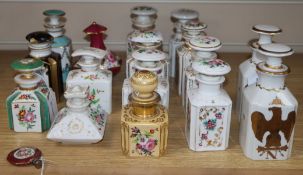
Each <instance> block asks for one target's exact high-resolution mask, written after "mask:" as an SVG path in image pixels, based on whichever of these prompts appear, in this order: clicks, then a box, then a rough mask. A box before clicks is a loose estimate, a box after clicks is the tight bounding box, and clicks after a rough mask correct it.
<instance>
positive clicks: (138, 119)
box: [121, 70, 168, 157]
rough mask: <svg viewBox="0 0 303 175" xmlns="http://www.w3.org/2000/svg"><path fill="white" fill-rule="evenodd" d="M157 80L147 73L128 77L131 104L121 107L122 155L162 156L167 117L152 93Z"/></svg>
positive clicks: (158, 97)
mask: <svg viewBox="0 0 303 175" xmlns="http://www.w3.org/2000/svg"><path fill="white" fill-rule="evenodd" d="M157 83H158V77H157V75H156V74H154V73H152V72H150V71H146V70H144V71H138V72H136V73H135V74H134V75H133V76H132V78H131V86H132V89H133V92H132V94H130V95H129V100H130V104H128V105H126V106H123V107H122V114H121V135H122V152H123V154H125V155H127V156H130V157H159V156H161V155H163V154H164V153H165V150H166V145H167V136H168V114H167V110H166V109H165V107H164V106H162V105H160V104H158V102H159V101H160V100H161V98H160V95H159V94H158V93H157V92H154V90H155V88H156V87H157Z"/></svg>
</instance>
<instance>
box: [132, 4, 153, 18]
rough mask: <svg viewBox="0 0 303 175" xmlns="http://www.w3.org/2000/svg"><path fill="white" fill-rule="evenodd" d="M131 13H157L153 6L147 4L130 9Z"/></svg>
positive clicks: (146, 14) (148, 14)
mask: <svg viewBox="0 0 303 175" xmlns="http://www.w3.org/2000/svg"><path fill="white" fill-rule="evenodd" d="M131 13H132V14H134V15H145V16H150V15H155V14H156V13H157V10H156V9H155V8H153V7H148V6H137V7H134V8H132V9H131Z"/></svg>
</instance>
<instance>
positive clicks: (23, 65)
mask: <svg viewBox="0 0 303 175" xmlns="http://www.w3.org/2000/svg"><path fill="white" fill-rule="evenodd" d="M42 66H43V62H42V61H41V60H39V59H33V58H21V59H16V60H15V61H14V62H13V63H12V64H11V67H12V68H13V69H14V70H18V71H27V70H33V69H37V68H39V67H42Z"/></svg>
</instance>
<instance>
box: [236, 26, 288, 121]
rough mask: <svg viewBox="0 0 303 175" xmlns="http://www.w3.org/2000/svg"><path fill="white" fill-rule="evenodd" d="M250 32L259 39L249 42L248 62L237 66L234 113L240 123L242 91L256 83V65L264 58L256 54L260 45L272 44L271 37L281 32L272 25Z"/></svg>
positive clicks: (258, 27)
mask: <svg viewBox="0 0 303 175" xmlns="http://www.w3.org/2000/svg"><path fill="white" fill-rule="evenodd" d="M252 31H253V32H255V33H257V34H259V39H257V40H256V39H255V40H251V41H250V42H249V45H250V48H251V49H252V55H251V57H250V58H249V59H248V60H245V61H244V62H243V63H241V64H240V66H239V75H238V82H237V104H236V111H237V114H238V119H239V121H240V118H241V113H242V112H241V111H242V106H241V104H242V102H243V91H244V89H245V87H247V86H249V85H251V84H254V83H255V82H256V81H257V78H258V75H257V72H256V65H257V64H258V63H260V62H263V61H264V59H265V58H264V56H263V55H262V54H260V53H259V52H258V49H259V47H260V45H262V44H269V43H272V37H273V36H275V35H278V34H280V33H281V32H282V30H281V29H280V28H279V27H276V26H272V25H264V24H258V25H255V26H253V27H252Z"/></svg>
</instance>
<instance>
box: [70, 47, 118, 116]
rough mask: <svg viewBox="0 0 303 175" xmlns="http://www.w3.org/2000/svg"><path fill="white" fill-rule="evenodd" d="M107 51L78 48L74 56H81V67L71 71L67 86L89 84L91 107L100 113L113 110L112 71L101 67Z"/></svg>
mask: <svg viewBox="0 0 303 175" xmlns="http://www.w3.org/2000/svg"><path fill="white" fill-rule="evenodd" d="M106 54H107V52H106V51H104V50H101V49H97V48H92V47H87V48H83V49H77V50H75V51H74V52H73V53H72V56H73V57H77V56H80V57H81V59H80V60H79V61H78V63H77V64H78V65H79V66H80V67H81V69H75V70H72V71H70V73H69V74H68V77H67V81H66V86H67V87H72V86H76V85H79V86H88V87H89V93H88V99H89V100H90V105H89V106H90V108H93V109H95V110H96V112H97V113H99V112H100V111H101V110H104V111H105V112H107V113H108V114H110V113H111V112H112V72H111V71H109V70H105V69H100V68H99V66H100V62H101V61H100V60H102V59H104V57H105V55H106Z"/></svg>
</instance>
